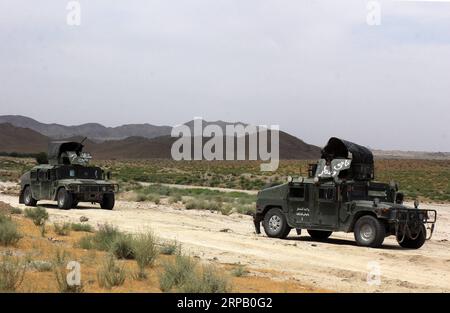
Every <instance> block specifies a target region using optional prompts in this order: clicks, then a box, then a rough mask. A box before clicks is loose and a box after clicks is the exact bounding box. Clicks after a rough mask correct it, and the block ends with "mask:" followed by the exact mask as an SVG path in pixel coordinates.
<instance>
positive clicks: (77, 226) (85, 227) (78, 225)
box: [70, 223, 94, 233]
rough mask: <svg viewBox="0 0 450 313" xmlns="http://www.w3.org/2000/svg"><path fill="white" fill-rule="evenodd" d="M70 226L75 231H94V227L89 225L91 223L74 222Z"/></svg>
mask: <svg viewBox="0 0 450 313" xmlns="http://www.w3.org/2000/svg"><path fill="white" fill-rule="evenodd" d="M70 228H71V229H72V230H73V231H84V232H87V233H92V232H94V229H93V227H92V226H91V225H89V224H83V223H72V224H71V225H70Z"/></svg>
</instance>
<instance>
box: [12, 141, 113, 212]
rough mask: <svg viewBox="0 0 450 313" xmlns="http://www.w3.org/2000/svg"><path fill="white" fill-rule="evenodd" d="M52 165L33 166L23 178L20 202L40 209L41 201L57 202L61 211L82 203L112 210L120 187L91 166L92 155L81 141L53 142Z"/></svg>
mask: <svg viewBox="0 0 450 313" xmlns="http://www.w3.org/2000/svg"><path fill="white" fill-rule="evenodd" d="M48 158H49V164H41V165H38V166H35V167H33V168H32V169H31V170H30V171H28V172H26V173H25V174H23V175H22V177H21V178H20V190H21V192H20V196H19V203H24V204H25V205H27V206H36V203H37V201H39V200H56V201H57V203H58V207H59V208H60V209H70V208H75V207H76V206H77V205H78V203H79V202H91V203H100V206H101V207H102V209H106V210H112V209H113V207H114V203H115V197H114V194H115V192H117V191H118V189H119V186H118V185H117V184H114V183H111V182H109V181H108V180H109V179H110V174H109V173H105V172H104V171H103V170H102V169H101V168H99V167H95V166H89V165H88V164H89V160H90V159H91V156H90V154H89V153H86V152H83V145H82V143H79V142H70V141H69V142H51V143H50V144H49V153H48Z"/></svg>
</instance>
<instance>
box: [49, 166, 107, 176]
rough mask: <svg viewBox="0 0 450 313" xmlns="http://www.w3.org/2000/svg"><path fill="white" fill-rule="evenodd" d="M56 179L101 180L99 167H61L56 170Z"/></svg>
mask: <svg viewBox="0 0 450 313" xmlns="http://www.w3.org/2000/svg"><path fill="white" fill-rule="evenodd" d="M56 176H57V178H58V179H68V178H72V179H102V176H103V175H102V170H101V168H99V167H84V166H61V167H59V168H58V169H57V170H56Z"/></svg>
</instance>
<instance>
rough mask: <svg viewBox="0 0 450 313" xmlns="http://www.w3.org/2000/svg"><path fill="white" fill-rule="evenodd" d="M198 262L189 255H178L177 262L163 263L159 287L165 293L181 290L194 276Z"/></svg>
mask: <svg viewBox="0 0 450 313" xmlns="http://www.w3.org/2000/svg"><path fill="white" fill-rule="evenodd" d="M196 266H197V262H196V261H195V260H194V259H193V258H191V257H190V256H187V255H182V254H177V255H176V256H175V260H173V261H167V262H165V263H163V271H162V273H161V274H160V276H159V286H160V288H161V290H162V291H163V292H168V291H171V290H177V289H180V288H181V287H182V286H183V285H184V284H186V282H187V281H188V280H190V279H192V277H193V276H194V271H195V268H196Z"/></svg>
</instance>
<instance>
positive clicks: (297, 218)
mask: <svg viewBox="0 0 450 313" xmlns="http://www.w3.org/2000/svg"><path fill="white" fill-rule="evenodd" d="M288 207H289V215H290V219H291V221H292V222H293V223H295V224H298V225H300V224H305V223H308V224H309V223H310V218H311V217H310V211H309V203H308V190H307V188H306V186H305V185H304V184H295V185H292V186H290V187H289V194H288Z"/></svg>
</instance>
